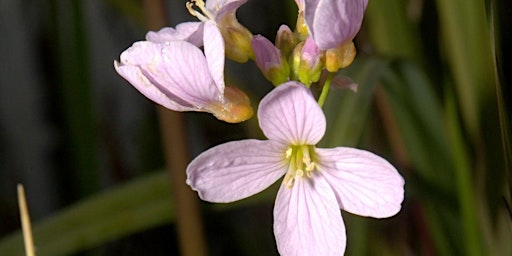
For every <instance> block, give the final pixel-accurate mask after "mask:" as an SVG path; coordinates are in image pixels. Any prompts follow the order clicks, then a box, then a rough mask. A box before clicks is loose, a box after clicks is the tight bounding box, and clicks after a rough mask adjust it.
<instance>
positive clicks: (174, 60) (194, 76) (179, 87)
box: [148, 41, 224, 109]
mask: <svg viewBox="0 0 512 256" xmlns="http://www.w3.org/2000/svg"><path fill="white" fill-rule="evenodd" d="M162 59H163V61H162V63H161V65H159V66H157V67H152V68H151V69H148V70H149V71H150V72H152V73H153V75H154V78H155V79H160V80H161V81H160V84H162V85H164V86H165V89H166V90H168V91H169V92H170V93H171V94H173V95H176V96H178V97H179V98H181V99H183V100H184V101H186V102H189V103H190V104H191V105H193V106H194V107H196V108H198V109H202V108H204V107H206V106H208V105H210V104H211V103H212V102H220V101H222V97H223V96H222V95H223V93H224V92H223V91H220V90H219V88H218V87H217V86H216V85H215V82H214V81H213V79H212V77H211V75H210V71H209V68H208V64H207V62H206V58H205V56H204V55H203V52H202V51H201V50H200V49H199V48H197V47H196V46H194V45H192V44H190V43H188V42H184V41H171V42H168V43H166V44H165V47H164V48H163V49H162Z"/></svg>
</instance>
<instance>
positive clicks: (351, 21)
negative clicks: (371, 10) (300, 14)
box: [304, 0, 368, 50]
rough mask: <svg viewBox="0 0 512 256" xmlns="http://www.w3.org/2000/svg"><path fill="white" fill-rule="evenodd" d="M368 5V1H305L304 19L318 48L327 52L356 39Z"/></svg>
mask: <svg viewBox="0 0 512 256" xmlns="http://www.w3.org/2000/svg"><path fill="white" fill-rule="evenodd" d="M367 4H368V0H344V1H340V0H305V3H304V13H305V16H304V17H305V20H306V24H307V25H308V28H309V32H310V34H311V36H312V37H313V39H314V40H315V43H316V44H317V46H318V48H320V49H321V50H327V49H329V48H334V47H337V46H339V45H340V44H342V43H344V42H347V41H351V40H352V39H354V37H355V36H356V34H357V32H358V31H359V29H360V28H361V23H362V21H363V16H364V11H365V10H366V5H367Z"/></svg>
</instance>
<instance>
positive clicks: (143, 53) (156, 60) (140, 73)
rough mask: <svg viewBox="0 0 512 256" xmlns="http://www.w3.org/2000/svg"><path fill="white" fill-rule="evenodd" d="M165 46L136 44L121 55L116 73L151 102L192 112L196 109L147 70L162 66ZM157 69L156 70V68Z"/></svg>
mask: <svg viewBox="0 0 512 256" xmlns="http://www.w3.org/2000/svg"><path fill="white" fill-rule="evenodd" d="M162 47H163V44H157V43H152V42H147V41H142V42H136V43H134V44H133V45H132V46H131V47H130V48H128V49H126V50H125V51H124V52H123V53H121V58H120V60H121V62H120V63H119V62H117V61H116V62H114V67H115V69H116V71H117V72H118V73H119V75H121V76H122V77H123V78H125V79H126V80H128V82H130V83H131V84H132V85H133V86H134V87H135V88H136V89H137V90H138V91H139V92H141V93H142V94H143V95H144V96H146V97H148V98H149V99H150V100H152V101H154V102H156V103H158V104H160V105H162V106H164V107H166V108H169V109H172V110H175V111H190V110H194V108H193V107H192V106H191V105H190V104H189V103H187V102H185V101H183V100H182V99H180V98H179V97H176V96H175V95H172V94H171V93H169V92H168V91H167V90H165V89H164V90H162V88H164V87H163V85H162V84H159V82H157V81H156V80H154V79H153V78H152V76H151V75H150V74H149V72H148V71H147V70H146V68H148V67H151V68H153V67H156V66H159V65H161V62H162V59H161V55H160V53H161V51H162ZM154 69H156V68H154Z"/></svg>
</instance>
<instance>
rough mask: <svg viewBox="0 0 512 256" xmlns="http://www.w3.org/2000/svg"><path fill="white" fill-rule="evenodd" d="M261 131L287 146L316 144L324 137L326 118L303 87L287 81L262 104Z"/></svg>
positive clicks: (260, 115)
mask: <svg viewBox="0 0 512 256" xmlns="http://www.w3.org/2000/svg"><path fill="white" fill-rule="evenodd" d="M258 119H259V123H260V127H261V130H263V133H264V134H265V136H267V138H269V139H270V140H276V141H279V142H281V143H284V144H294V145H299V144H308V145H315V144H316V143H318V141H320V139H321V138H322V137H323V136H324V134H325V116H324V113H323V112H322V109H321V108H320V107H319V106H318V104H317V103H316V101H315V99H314V98H313V95H312V94H311V92H310V91H309V89H307V88H306V87H305V86H304V85H303V84H301V83H298V82H294V81H292V82H287V83H284V84H282V85H279V86H278V87H277V88H275V89H274V90H273V91H272V92H270V93H269V94H267V96H265V97H264V98H263V99H262V100H261V102H260V105H259V109H258Z"/></svg>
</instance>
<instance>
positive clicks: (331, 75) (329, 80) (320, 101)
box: [318, 73, 336, 107]
mask: <svg viewBox="0 0 512 256" xmlns="http://www.w3.org/2000/svg"><path fill="white" fill-rule="evenodd" d="M335 75H336V73H329V74H327V78H326V79H325V83H324V85H323V86H322V93H321V94H320V97H319V98H318V105H320V107H323V106H324V103H325V100H326V99H327V94H329V89H330V88H331V83H332V79H333V78H334V76H335Z"/></svg>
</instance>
